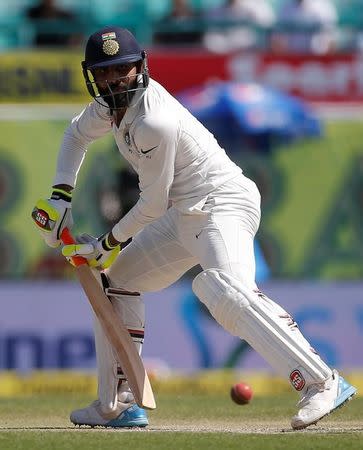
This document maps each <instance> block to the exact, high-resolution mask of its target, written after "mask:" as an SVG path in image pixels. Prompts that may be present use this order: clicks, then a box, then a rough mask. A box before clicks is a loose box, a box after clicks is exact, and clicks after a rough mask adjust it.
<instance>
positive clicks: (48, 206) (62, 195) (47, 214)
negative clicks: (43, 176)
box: [31, 188, 73, 247]
mask: <svg viewBox="0 0 363 450" xmlns="http://www.w3.org/2000/svg"><path fill="white" fill-rule="evenodd" d="M71 201H72V194H71V193H70V192H67V191H64V190H63V189H58V188H54V190H53V192H52V195H51V198H48V199H40V200H38V201H37V203H36V205H35V207H34V209H33V211H32V214H31V216H32V219H33V220H34V223H35V225H36V227H37V229H38V231H39V232H40V234H41V236H42V237H43V239H44V241H45V242H46V244H48V245H49V247H59V245H60V244H61V240H60V235H61V233H62V231H63V229H64V228H66V227H67V228H69V229H71V228H72V226H73V218H72V212H71V207H72V204H71Z"/></svg>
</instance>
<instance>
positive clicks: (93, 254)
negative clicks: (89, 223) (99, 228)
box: [62, 233, 121, 270]
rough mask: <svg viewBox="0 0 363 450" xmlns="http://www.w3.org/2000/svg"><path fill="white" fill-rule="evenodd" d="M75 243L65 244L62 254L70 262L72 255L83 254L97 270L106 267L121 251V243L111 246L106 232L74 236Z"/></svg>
mask: <svg viewBox="0 0 363 450" xmlns="http://www.w3.org/2000/svg"><path fill="white" fill-rule="evenodd" d="M76 242H77V243H76V244H71V245H65V246H64V247H63V248H62V254H63V256H65V257H66V258H67V260H68V261H69V262H70V263H71V264H72V257H73V256H83V258H86V259H87V261H88V265H89V266H90V267H95V268H97V269H99V270H103V269H107V268H108V267H110V265H111V264H112V263H113V262H114V261H115V259H116V257H117V255H118V254H119V253H120V251H121V245H120V244H118V245H116V246H112V245H111V244H110V243H109V241H108V233H107V234H104V235H102V236H100V237H99V238H95V237H94V236H91V235H89V234H87V233H85V234H82V235H80V236H77V237H76Z"/></svg>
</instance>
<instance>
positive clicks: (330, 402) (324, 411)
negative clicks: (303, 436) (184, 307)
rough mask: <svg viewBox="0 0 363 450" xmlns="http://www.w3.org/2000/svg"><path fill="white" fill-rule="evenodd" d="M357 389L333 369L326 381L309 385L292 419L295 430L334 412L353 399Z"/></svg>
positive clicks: (314, 422)
mask: <svg viewBox="0 0 363 450" xmlns="http://www.w3.org/2000/svg"><path fill="white" fill-rule="evenodd" d="M356 392H357V389H356V388H355V387H354V386H352V385H351V384H349V383H348V382H347V381H346V380H344V378H343V377H341V376H339V373H338V372H337V371H336V370H333V373H332V376H331V378H329V379H328V380H327V381H325V382H324V383H319V384H313V385H311V386H309V387H308V389H307V391H306V392H305V394H304V396H303V397H302V399H301V400H300V401H299V403H298V404H297V406H299V407H300V409H299V411H298V413H297V414H296V416H294V417H293V418H292V420H291V426H292V428H293V429H294V430H302V429H303V428H306V427H308V426H309V425H314V424H316V423H317V422H318V421H319V420H320V419H322V418H323V417H325V416H327V415H328V414H330V413H332V412H333V411H334V410H336V409H337V408H340V407H341V406H343V405H344V404H345V403H346V402H347V401H349V400H351V398H352V397H353V395H354V394H356Z"/></svg>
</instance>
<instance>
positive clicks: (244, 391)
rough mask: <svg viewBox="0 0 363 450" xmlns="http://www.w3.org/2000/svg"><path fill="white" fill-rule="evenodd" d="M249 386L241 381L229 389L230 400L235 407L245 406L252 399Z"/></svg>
mask: <svg viewBox="0 0 363 450" xmlns="http://www.w3.org/2000/svg"><path fill="white" fill-rule="evenodd" d="M252 396H253V392H252V389H251V386H249V385H248V384H246V383H243V382H242V381H241V382H240V383H237V384H235V385H234V386H232V387H231V398H232V400H233V401H234V402H235V403H237V405H246V404H247V403H249V402H250V401H251V399H252Z"/></svg>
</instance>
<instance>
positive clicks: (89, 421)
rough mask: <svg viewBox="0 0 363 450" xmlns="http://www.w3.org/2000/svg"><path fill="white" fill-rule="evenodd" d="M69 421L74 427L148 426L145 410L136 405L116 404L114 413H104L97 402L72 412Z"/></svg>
mask: <svg viewBox="0 0 363 450" xmlns="http://www.w3.org/2000/svg"><path fill="white" fill-rule="evenodd" d="M120 411H121V412H120ZM70 419H71V422H72V423H74V425H89V426H90V427H111V428H134V427H146V426H147V425H148V424H149V421H148V419H147V415H146V412H145V410H144V409H142V408H140V407H139V406H138V405H137V404H136V403H133V404H132V405H131V406H130V404H127V403H121V402H118V405H117V410H116V411H114V412H110V413H105V412H103V411H102V409H101V404H100V401H99V400H96V401H94V402H93V403H91V405H89V406H87V407H86V408H82V409H77V410H75V411H73V412H72V413H71V416H70Z"/></svg>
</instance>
